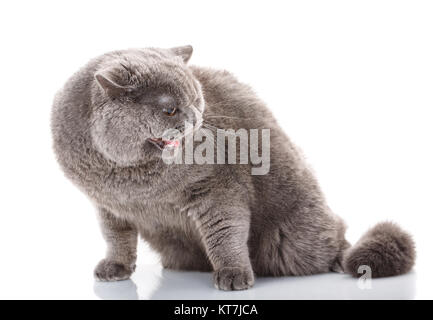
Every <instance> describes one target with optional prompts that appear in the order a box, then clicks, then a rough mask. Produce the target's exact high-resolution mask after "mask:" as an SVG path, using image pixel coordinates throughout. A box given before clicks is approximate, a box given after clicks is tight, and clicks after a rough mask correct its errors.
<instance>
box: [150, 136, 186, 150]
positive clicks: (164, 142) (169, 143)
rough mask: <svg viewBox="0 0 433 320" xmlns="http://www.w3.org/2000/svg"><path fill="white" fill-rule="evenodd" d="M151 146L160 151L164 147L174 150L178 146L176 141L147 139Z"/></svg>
mask: <svg viewBox="0 0 433 320" xmlns="http://www.w3.org/2000/svg"><path fill="white" fill-rule="evenodd" d="M149 140H150V141H151V142H152V143H153V144H155V145H157V146H158V147H159V148H160V149H164V147H166V146H169V147H172V148H176V147H178V146H179V141H178V140H165V139H162V138H150V139H149Z"/></svg>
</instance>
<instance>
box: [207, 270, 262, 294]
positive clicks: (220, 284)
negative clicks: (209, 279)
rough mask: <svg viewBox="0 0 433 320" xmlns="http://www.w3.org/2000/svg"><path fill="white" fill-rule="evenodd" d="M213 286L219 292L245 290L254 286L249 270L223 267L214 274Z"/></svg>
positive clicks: (251, 273) (252, 275) (251, 272)
mask: <svg viewBox="0 0 433 320" xmlns="http://www.w3.org/2000/svg"><path fill="white" fill-rule="evenodd" d="M214 284H215V287H216V288H217V289H220V290H245V289H248V288H251V287H252V286H253V284H254V274H253V271H252V270H251V268H239V267H225V268H221V269H218V270H216V271H215V272H214Z"/></svg>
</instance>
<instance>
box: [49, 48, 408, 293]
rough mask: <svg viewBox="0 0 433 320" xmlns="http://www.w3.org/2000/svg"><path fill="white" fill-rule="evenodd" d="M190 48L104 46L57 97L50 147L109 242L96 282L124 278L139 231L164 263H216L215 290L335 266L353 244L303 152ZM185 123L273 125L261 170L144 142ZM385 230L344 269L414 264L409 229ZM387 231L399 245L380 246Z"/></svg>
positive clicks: (247, 92)
mask: <svg viewBox="0 0 433 320" xmlns="http://www.w3.org/2000/svg"><path fill="white" fill-rule="evenodd" d="M191 53H192V48H191V47H190V46H186V47H178V48H173V49H154V48H148V49H134V50H125V51H116V52H111V53H107V54H105V55H102V56H100V57H97V58H95V59H93V60H91V61H90V62H89V63H88V64H87V65H86V66H85V67H83V68H82V69H81V70H79V71H78V72H77V73H76V74H74V75H73V76H72V77H71V78H70V79H69V80H68V82H67V83H66V85H65V86H64V88H63V89H62V90H61V91H60V92H59V93H58V94H57V96H56V98H55V101H54V106H53V112H52V133H53V137H54V150H55V153H56V155H57V158H58V161H59V163H60V165H61V167H62V169H63V171H64V172H65V174H66V176H67V177H68V178H69V179H71V180H72V181H73V182H74V183H75V184H76V185H77V186H78V187H79V188H80V189H81V190H82V191H83V192H84V193H85V194H87V195H88V196H89V198H90V199H91V200H92V202H93V203H94V204H95V205H96V206H97V208H98V212H99V216H100V222H101V228H102V232H103V235H104V238H105V240H106V242H107V246H108V248H107V254H106V258H105V259H104V260H102V261H101V262H100V263H99V265H98V266H97V267H96V270H95V276H96V278H97V279H99V280H106V281H112V280H121V279H126V278H127V277H129V275H130V274H131V273H132V272H133V271H134V269H135V260H136V244H137V235H140V236H141V237H142V238H143V239H144V240H146V241H147V242H148V243H149V244H150V245H151V246H152V247H153V248H154V249H155V250H156V251H157V252H159V254H160V256H161V262H162V265H163V266H164V267H165V268H172V269H182V270H201V271H211V270H213V271H214V282H215V286H216V287H217V288H219V289H223V290H238V289H247V288H249V287H251V286H252V285H253V283H254V274H256V275H259V276H285V275H309V274H316V273H322V272H329V271H341V270H342V265H343V263H342V262H343V257H344V255H345V251H346V249H347V248H349V243H348V242H347V241H346V240H345V238H344V233H345V226H344V223H343V221H342V220H341V219H340V218H339V217H337V216H335V215H334V214H333V213H332V212H331V210H330V209H329V208H328V206H327V204H326V202H325V198H324V196H323V194H322V192H321V190H320V188H319V186H318V183H317V181H316V179H315V178H314V176H313V175H312V173H311V170H310V169H309V168H308V166H307V165H306V164H305V161H304V160H303V158H302V156H301V154H300V152H299V151H298V150H297V149H296V147H295V146H294V145H293V144H292V143H291V142H290V140H289V139H288V138H287V137H286V135H285V134H284V133H283V132H282V130H281V129H280V127H279V126H278V125H277V123H276V121H275V119H274V118H273V116H272V115H271V113H270V112H269V110H268V109H267V108H266V106H265V105H264V103H263V102H262V101H260V100H259V99H258V98H257V97H256V95H255V94H254V93H253V91H252V90H251V89H250V88H249V87H248V86H246V85H244V84H242V83H240V82H238V81H237V80H236V78H235V77H234V76H232V75H231V74H230V73H228V72H226V71H217V70H212V69H207V68H201V67H195V66H188V65H187V64H186V62H187V61H188V60H189V58H190V56H191ZM162 97H164V98H162ZM167 97H168V98H167ZM166 104H169V105H176V106H177V107H178V109H179V112H178V114H177V115H176V116H175V117H167V116H166V115H165V114H164V113H163V112H162V111H161V110H163V109H164V108H165V107H166ZM185 119H188V120H189V121H192V122H194V124H195V126H196V129H197V130H200V128H201V126H206V125H207V124H211V125H212V127H219V128H225V129H235V130H236V129H238V128H245V129H250V128H251V129H261V128H269V129H271V150H270V151H271V154H270V159H271V166H270V171H269V173H268V174H267V175H262V176H253V175H251V174H250V172H251V165H207V164H204V165H197V164H193V165H186V164H179V165H176V164H173V165H167V164H165V163H164V162H163V161H161V151H160V150H159V149H158V148H156V147H155V146H154V145H152V144H151V143H149V141H148V139H149V138H154V137H161V135H162V133H163V132H164V130H165V129H167V128H174V127H179V126H181V125H182V124H183V121H184V120H185ZM381 226H382V227H378V228H377V229H374V230H376V231H377V232H373V231H372V232H370V233H369V234H368V235H367V236H366V238H365V239H364V240H362V241H361V243H360V244H358V245H357V246H355V247H354V249H353V250H351V251H349V254H348V256H347V257H346V258H345V263H344V266H345V268H346V271H347V272H350V273H352V274H354V275H356V272H353V270H355V269H356V268H357V265H358V264H359V263H363V264H365V263H369V264H371V265H374V266H376V265H378V264H380V267H378V268H374V271H373V273H375V272H377V274H374V276H382V275H396V274H401V273H404V272H407V271H408V270H409V269H410V267H411V266H412V265H413V262H414V251H413V250H414V249H413V245H412V242H410V240H409V237H408V236H407V235H406V234H405V233H404V232H402V231H395V230H397V229H395V230H394V231H392V232H391V231H390V228H388V227H387V225H381ZM388 239H392V241H393V242H392V243H394V244H395V245H380V244H379V243H380V241H387V240H388ZM376 240H377V242H376ZM372 250H376V251H375V252H376V254H375V255H374V258H373V259H371V258H368V257H369V255H370V254H371V253H372ZM389 250H392V254H391V253H390V252H389ZM372 257H373V256H372ZM378 261H380V262H378ZM385 263H386V264H387V267H384V265H385ZM384 270H386V271H384Z"/></svg>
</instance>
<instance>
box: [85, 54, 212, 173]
mask: <svg viewBox="0 0 433 320" xmlns="http://www.w3.org/2000/svg"><path fill="white" fill-rule="evenodd" d="M191 54H192V47H191V46H184V47H177V48H172V49H153V48H152V49H137V50H135V49H134V50H127V51H118V52H114V53H111V54H107V55H106V56H105V57H104V59H102V62H101V63H100V65H99V67H98V70H97V71H96V73H95V74H94V85H93V88H92V89H93V91H92V114H91V131H90V132H91V137H92V141H93V144H94V145H95V147H96V148H97V149H98V151H99V152H101V153H102V154H103V155H104V156H105V157H106V158H108V159H109V160H111V161H114V162H116V163H117V164H119V165H122V166H129V165H134V164H138V163H141V162H144V161H146V160H148V159H149V158H150V157H155V156H158V155H159V156H160V154H161V148H163V147H164V146H165V145H168V144H170V143H172V142H173V141H175V138H176V137H173V136H172V137H170V136H167V133H169V132H170V131H171V129H176V130H177V131H174V132H180V133H181V134H184V132H185V128H184V127H185V126H184V124H185V121H188V122H189V123H191V124H192V125H193V127H194V128H198V127H199V126H200V125H201V121H202V113H203V111H204V99H203V94H202V91H201V87H200V83H199V82H198V81H197V80H196V79H195V78H194V76H193V74H192V72H191V70H190V69H189V68H188V66H187V62H188V60H189V58H190V57H191Z"/></svg>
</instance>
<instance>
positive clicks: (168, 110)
mask: <svg viewBox="0 0 433 320" xmlns="http://www.w3.org/2000/svg"><path fill="white" fill-rule="evenodd" d="M163 111H164V113H165V114H166V115H168V116H170V117H171V116H174V115H175V113H176V111H177V110H176V108H164V110H163Z"/></svg>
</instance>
